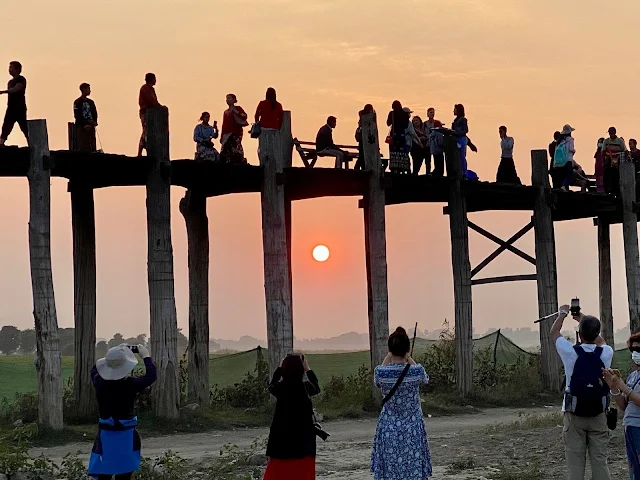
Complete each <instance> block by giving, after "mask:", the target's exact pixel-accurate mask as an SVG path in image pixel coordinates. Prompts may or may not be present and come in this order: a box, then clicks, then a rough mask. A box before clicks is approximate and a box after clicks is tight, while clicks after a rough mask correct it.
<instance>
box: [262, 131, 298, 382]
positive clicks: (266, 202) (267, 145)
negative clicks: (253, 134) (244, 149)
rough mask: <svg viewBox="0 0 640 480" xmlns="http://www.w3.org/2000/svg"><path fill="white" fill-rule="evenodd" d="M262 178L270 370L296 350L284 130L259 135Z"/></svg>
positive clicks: (265, 287) (265, 288) (264, 132)
mask: <svg viewBox="0 0 640 480" xmlns="http://www.w3.org/2000/svg"><path fill="white" fill-rule="evenodd" d="M259 142H260V165H261V166H262V168H263V175H264V177H263V182H262V192H261V201H262V246H263V252H264V292H265V303H266V310H267V342H268V349H269V370H270V373H273V372H274V370H275V369H276V368H277V367H278V365H280V361H281V360H282V359H283V358H284V356H285V355H286V354H287V353H291V352H292V351H293V309H292V306H291V275H290V273H289V258H288V257H289V246H288V245H287V225H286V223H287V221H286V215H285V195H284V185H282V184H278V183H279V182H278V179H277V177H278V174H281V173H282V169H283V167H284V162H285V158H284V156H285V155H284V152H285V146H284V143H285V139H284V138H283V134H282V132H281V131H275V130H263V131H262V133H261V134H260V137H259Z"/></svg>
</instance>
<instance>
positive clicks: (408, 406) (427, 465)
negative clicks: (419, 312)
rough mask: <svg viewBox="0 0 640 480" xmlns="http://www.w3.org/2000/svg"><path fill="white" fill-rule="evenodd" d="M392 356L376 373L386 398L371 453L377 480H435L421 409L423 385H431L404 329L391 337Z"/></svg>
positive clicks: (389, 343)
mask: <svg viewBox="0 0 640 480" xmlns="http://www.w3.org/2000/svg"><path fill="white" fill-rule="evenodd" d="M388 347H389V353H388V354H387V356H386V358H385V359H384V361H383V362H382V365H379V366H377V367H376V368H375V370H374V382H375V385H376V386H377V387H379V388H380V390H381V391H382V394H383V395H384V398H383V400H382V402H383V406H382V412H380V417H379V418H378V425H377V427H376V435H375V438H374V441H373V451H372V453H371V471H372V472H373V478H374V480H397V479H398V480H399V479H402V480H424V479H426V478H429V477H431V475H432V468H431V453H430V451H429V442H428V440H427V432H426V429H425V426H424V420H423V418H422V408H421V406H420V385H422V384H426V383H428V382H429V376H428V375H427V373H426V372H425V370H424V367H423V366H422V365H418V364H416V362H414V361H413V359H412V358H411V356H410V352H411V342H410V340H409V336H408V335H407V332H406V331H405V329H404V328H402V327H398V328H397V329H396V331H395V332H393V333H392V334H391V335H390V336H389V341H388Z"/></svg>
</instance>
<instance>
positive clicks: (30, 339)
mask: <svg viewBox="0 0 640 480" xmlns="http://www.w3.org/2000/svg"><path fill="white" fill-rule="evenodd" d="M58 336H59V338H60V353H61V354H62V356H65V357H73V356H74V355H75V349H74V329H73V328H60V329H58ZM121 343H126V344H128V345H144V346H148V345H149V339H147V335H146V334H145V333H141V334H140V335H137V336H135V337H128V338H125V337H124V336H123V335H122V334H121V333H116V334H115V335H114V336H113V337H112V338H111V339H110V340H108V341H104V340H101V341H99V342H97V343H96V356H97V357H104V356H105V355H106V353H107V350H109V349H110V348H111V347H115V346H117V345H120V344H121ZM188 346H189V339H188V338H187V337H186V336H185V335H184V334H183V333H182V330H181V329H178V353H179V354H182V353H184V351H185V350H186V349H187V347H188ZM35 350H36V332H35V330H34V329H33V328H29V329H27V330H20V329H18V328H16V327H14V326H13V325H5V326H3V327H2V328H1V329H0V353H2V354H3V355H14V354H19V355H32V354H33V353H34V352H35Z"/></svg>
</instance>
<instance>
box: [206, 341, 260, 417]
mask: <svg viewBox="0 0 640 480" xmlns="http://www.w3.org/2000/svg"><path fill="white" fill-rule="evenodd" d="M268 372H269V364H268V363H267V361H266V360H265V359H264V357H263V355H262V352H261V351H258V357H257V360H256V367H255V368H254V370H253V373H252V372H247V373H246V375H245V377H244V378H243V379H242V381H241V382H240V383H236V384H235V385H230V386H228V387H224V388H218V386H217V385H214V387H213V389H212V390H211V404H212V405H218V406H228V407H233V408H257V407H264V406H266V405H267V404H268V403H269V389H268V386H269V374H268Z"/></svg>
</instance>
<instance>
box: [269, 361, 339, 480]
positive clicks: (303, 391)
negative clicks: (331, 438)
mask: <svg viewBox="0 0 640 480" xmlns="http://www.w3.org/2000/svg"><path fill="white" fill-rule="evenodd" d="M305 373H306V377H307V380H306V381H305V379H304V377H305ZM269 392H270V393H271V395H273V396H274V397H276V409H275V413H274V415H273V421H272V423H271V428H270V430H269V440H268V443H267V457H269V463H268V464H267V469H266V471H265V472H264V477H263V480H285V479H291V480H294V479H295V480H315V478H316V435H321V436H323V438H324V439H326V437H325V436H324V435H326V433H325V432H324V431H323V430H322V429H321V428H320V426H319V424H317V423H314V417H315V415H314V412H313V404H312V403H311V397H312V396H314V395H317V394H319V393H320V386H319V385H318V377H316V374H315V373H314V372H313V371H312V370H311V369H310V368H309V362H308V361H307V359H306V358H305V357H304V355H287V357H286V358H285V359H284V360H282V363H281V364H280V367H279V368H276V371H275V372H274V373H273V378H272V380H271V383H270V384H269ZM327 436H328V435H327Z"/></svg>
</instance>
